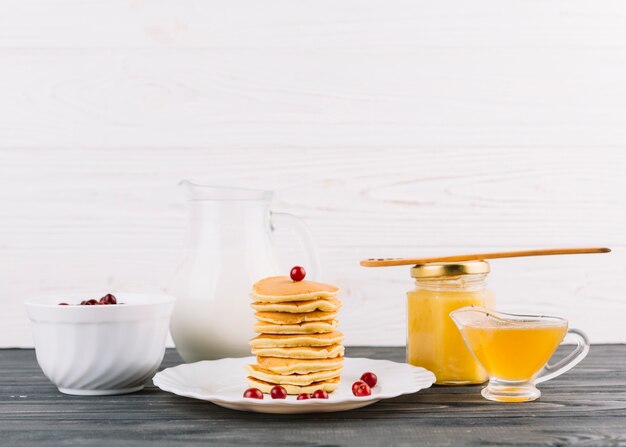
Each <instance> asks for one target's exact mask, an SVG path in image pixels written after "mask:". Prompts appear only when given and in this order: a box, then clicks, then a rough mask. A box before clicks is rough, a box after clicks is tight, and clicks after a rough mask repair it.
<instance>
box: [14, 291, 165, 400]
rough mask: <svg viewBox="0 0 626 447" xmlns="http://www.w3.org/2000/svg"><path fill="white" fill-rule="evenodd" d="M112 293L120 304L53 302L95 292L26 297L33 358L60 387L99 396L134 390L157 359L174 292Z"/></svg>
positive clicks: (72, 300) (150, 373) (74, 299)
mask: <svg viewBox="0 0 626 447" xmlns="http://www.w3.org/2000/svg"><path fill="white" fill-rule="evenodd" d="M115 296H116V298H117V301H118V302H120V303H124V304H117V305H100V306H59V305H58V303H59V302H66V303H70V304H72V303H73V304H77V303H80V302H81V301H82V300H85V299H89V298H97V297H99V295H86V294H81V295H80V296H78V295H76V294H71V295H62V294H59V295H56V296H54V297H51V296H47V297H38V298H33V299H30V300H28V301H26V303H25V305H26V310H27V312H28V316H29V317H30V319H31V321H32V322H33V332H34V336H35V351H36V353H37V362H38V363H39V366H40V367H41V369H42V370H43V373H44V374H45V375H46V377H47V378H48V379H50V381H52V383H54V384H55V385H56V386H57V387H58V388H59V391H61V392H62V393H66V394H77V395H89V396H99V395H106V394H123V393H132V392H134V391H139V390H140V389H142V388H143V386H144V384H145V383H146V382H147V381H148V380H149V379H151V378H152V376H153V375H154V373H155V372H156V371H157V369H158V367H159V365H160V364H161V361H162V360H163V355H164V353H165V342H166V338H167V331H168V327H169V320H170V315H171V313H172V309H173V307H174V301H175V299H174V297H171V296H167V295H156V294H134V293H119V294H117V293H116V294H115Z"/></svg>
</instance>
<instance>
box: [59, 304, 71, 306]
mask: <svg viewBox="0 0 626 447" xmlns="http://www.w3.org/2000/svg"><path fill="white" fill-rule="evenodd" d="M59 306H69V304H67V303H59Z"/></svg>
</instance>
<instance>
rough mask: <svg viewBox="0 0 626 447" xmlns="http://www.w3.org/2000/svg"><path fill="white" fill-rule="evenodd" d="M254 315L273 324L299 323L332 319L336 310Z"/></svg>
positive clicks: (260, 313) (335, 314)
mask: <svg viewBox="0 0 626 447" xmlns="http://www.w3.org/2000/svg"><path fill="white" fill-rule="evenodd" d="M254 316H255V317H256V318H257V320H259V321H265V322H268V323H274V324H300V323H306V322H307V321H325V320H333V319H334V318H335V317H336V316H337V312H320V311H318V310H314V311H313V312H306V313H303V314H291V313H286V312H256V313H255V314H254Z"/></svg>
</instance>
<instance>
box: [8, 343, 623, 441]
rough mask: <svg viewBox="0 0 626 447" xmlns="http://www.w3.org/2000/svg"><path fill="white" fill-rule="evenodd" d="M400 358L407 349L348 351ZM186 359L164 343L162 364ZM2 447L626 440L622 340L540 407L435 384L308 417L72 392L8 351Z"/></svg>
mask: <svg viewBox="0 0 626 447" xmlns="http://www.w3.org/2000/svg"><path fill="white" fill-rule="evenodd" d="M347 355H349V356H353V357H371V358H383V359H390V360H396V361H402V360H403V357H404V350H403V349H402V348H368V347H361V348H349V349H348V352H347ZM178 363H180V358H179V357H178V355H177V354H176V352H175V351H174V350H168V352H167V353H166V356H165V360H164V361H163V365H162V366H161V367H162V368H166V367H169V366H173V365H176V364H178ZM0 365H1V367H2V369H1V377H2V379H1V381H0V445H1V446H3V447H8V446H31V445H33V446H34V445H36V446H48V445H85V446H91V445H107V446H111V445H137V446H151V447H154V446H160V445H164V446H175V445H186V446H187V445H188V446H195V445H197V446H206V445H220V446H229V445H241V446H246V445H257V446H289V445H298V446H319V447H321V446H335V445H348V446H364V445H385V446H392V445H451V446H458V445H516V446H520V445H554V446H557V445H558V446H561V445H570V444H577V445H585V446H613V445H624V446H626V345H595V346H592V349H591V352H590V354H589V356H588V357H587V358H586V359H585V360H584V361H583V362H582V363H581V364H580V365H579V366H578V367H576V368H574V369H573V370H572V371H570V372H569V373H567V374H565V375H563V376H561V377H559V378H557V379H554V380H552V381H550V382H547V383H545V384H543V385H542V386H541V390H542V392H543V396H542V397H541V399H539V400H538V401H535V402H530V403H522V404H499V403H494V402H488V401H486V400H484V399H483V398H482V397H481V396H480V394H479V391H480V386H472V387H433V388H430V389H428V390H424V391H421V392H419V393H417V394H413V395H408V396H401V397H398V398H395V399H389V400H386V401H382V402H379V403H377V404H374V405H371V406H369V407H365V408H362V409H359V410H353V411H348V412H342V413H326V414H309V415H270V414H257V413H243V412H238V411H233V410H227V409H225V408H221V407H218V406H216V405H213V404H211V403H209V402H203V401H198V400H193V399H187V398H183V397H178V396H175V395H172V394H169V393H165V392H162V391H160V390H159V389H157V388H155V387H153V386H149V387H147V388H146V389H144V390H143V391H141V392H139V393H135V394H130V395H124V396H106V397H79V396H66V395H63V394H61V393H59V392H58V391H57V390H56V388H55V387H54V386H53V385H52V384H51V383H50V382H48V380H47V379H46V378H45V377H44V376H43V374H42V373H41V371H40V369H39V367H38V366H37V363H36V360H35V354H34V351H33V350H17V349H6V350H0Z"/></svg>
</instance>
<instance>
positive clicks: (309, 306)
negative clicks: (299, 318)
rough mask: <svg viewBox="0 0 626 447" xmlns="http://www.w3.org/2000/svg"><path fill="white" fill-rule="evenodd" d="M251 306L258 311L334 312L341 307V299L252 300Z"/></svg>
mask: <svg viewBox="0 0 626 447" xmlns="http://www.w3.org/2000/svg"><path fill="white" fill-rule="evenodd" d="M252 308H253V309H254V310H257V311H259V312H289V313H293V314H300V313H304V312H313V311H316V310H319V311H321V312H336V311H338V310H339V309H340V308H341V301H339V300H338V299H337V298H318V299H315V300H306V301H285V302H282V303H263V302H256V301H255V302H253V303H252Z"/></svg>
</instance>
